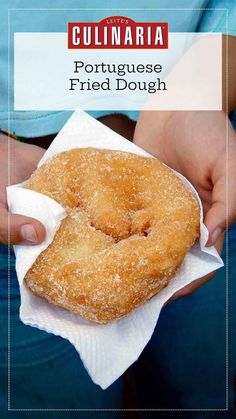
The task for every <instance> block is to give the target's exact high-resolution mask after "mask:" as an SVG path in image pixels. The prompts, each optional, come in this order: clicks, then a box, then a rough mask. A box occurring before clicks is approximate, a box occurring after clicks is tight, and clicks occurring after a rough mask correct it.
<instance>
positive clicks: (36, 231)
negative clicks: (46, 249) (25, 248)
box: [0, 207, 46, 245]
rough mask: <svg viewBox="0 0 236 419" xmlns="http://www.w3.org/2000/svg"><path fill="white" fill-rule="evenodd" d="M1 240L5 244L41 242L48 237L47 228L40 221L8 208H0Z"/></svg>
mask: <svg viewBox="0 0 236 419" xmlns="http://www.w3.org/2000/svg"><path fill="white" fill-rule="evenodd" d="M0 219H1V224H0V242H1V243H4V244H11V245H12V244H31V245H32V244H39V243H41V242H42V241H43V240H44V239H45V237H46V230H45V227H44V226H43V224H42V223H40V221H38V220H35V219H34V218H31V217H25V216H23V215H19V214H10V213H8V211H7V208H5V207H1V208H0Z"/></svg>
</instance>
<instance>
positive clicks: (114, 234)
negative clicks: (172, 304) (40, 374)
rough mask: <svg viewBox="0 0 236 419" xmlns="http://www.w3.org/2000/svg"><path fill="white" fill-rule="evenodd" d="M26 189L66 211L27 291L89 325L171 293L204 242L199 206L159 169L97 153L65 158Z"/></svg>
mask: <svg viewBox="0 0 236 419" xmlns="http://www.w3.org/2000/svg"><path fill="white" fill-rule="evenodd" d="M26 187H27V188H29V189H32V190H34V191H38V192H41V193H43V194H45V195H48V196H49V197H51V198H53V199H54V200H56V201H57V202H59V203H60V204H61V205H62V206H64V207H65V209H66V211H67V217H66V218H65V219H64V220H63V221H62V223H61V226H60V228H59V230H58V231H57V233H56V235H55V237H54V240H53V243H52V244H51V245H50V246H49V247H48V248H47V249H46V250H44V251H43V252H42V253H41V254H40V255H39V256H38V258H37V260H36V262H35V263H34V264H33V266H32V267H31V268H30V270H29V271H28V272H27V274H26V277H25V280H26V283H27V285H28V286H29V288H30V289H31V290H32V291H33V292H34V293H35V294H37V295H39V296H40V297H43V298H46V299H47V300H48V301H49V302H51V303H53V304H55V305H58V306H61V307H64V308H66V309H68V310H70V311H72V312H74V313H78V314H80V315H81V316H82V317H84V318H85V319H88V320H94V321H97V322H99V323H108V322H110V321H112V320H115V319H119V318H120V317H123V316H125V315H127V314H129V313H130V312H131V311H132V310H134V309H135V308H136V307H138V306H139V305H140V304H142V303H144V302H145V301H146V300H148V299H149V298H151V297H152V296H153V295H155V294H156V293H158V292H159V291H160V290H161V289H162V288H163V287H165V286H166V285H167V284H168V282H169V281H170V279H171V278H172V277H173V276H174V274H175V272H176V271H177V269H178V268H179V266H180V265H181V263H182V261H183V259H184V257H185V255H186V253H187V252H188V250H189V249H190V247H191V246H192V245H193V243H194V242H195V240H196V239H197V238H198V236H199V206H198V204H197V202H196V200H195V198H194V197H193V196H192V194H191V193H190V192H189V191H188V190H187V189H186V187H185V186H184V185H183V183H182V181H181V180H180V179H179V178H178V177H177V176H176V175H175V174H174V173H173V172H172V171H171V170H170V169H169V168H167V167H166V166H164V165H163V164H162V163H161V162H160V161H158V160H156V159H152V158H146V157H139V156H137V155H134V154H131V153H125V152H121V151H111V150H98V149H94V148H83V149H73V150H70V151H66V152H63V153H60V154H58V155H56V156H55V157H53V158H52V159H50V160H48V161H47V162H46V163H45V164H44V165H42V166H41V167H40V168H39V169H38V170H37V171H36V172H35V173H34V174H33V175H32V176H31V178H30V179H29V181H28V183H27V185H26Z"/></svg>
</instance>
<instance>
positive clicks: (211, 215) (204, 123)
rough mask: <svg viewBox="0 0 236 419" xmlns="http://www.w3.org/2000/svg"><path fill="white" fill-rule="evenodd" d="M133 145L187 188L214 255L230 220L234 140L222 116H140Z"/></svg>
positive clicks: (235, 211)
mask: <svg viewBox="0 0 236 419" xmlns="http://www.w3.org/2000/svg"><path fill="white" fill-rule="evenodd" d="M227 132H228V141H227V140H226V138H227V136H226V133H227ZM134 142H135V143H136V144H137V145H139V146H140V147H142V148H143V149H145V150H146V151H148V152H150V153H151V154H153V155H154V156H156V157H157V158H159V159H160V160H161V161H162V162H163V163H165V164H167V165H168V166H170V167H172V168H173V169H175V170H177V171H178V172H180V173H182V174H183V175H184V176H185V177H186V178H187V179H188V180H189V181H190V182H191V183H192V184H193V186H194V187H195V188H196V190H197V191H198V194H199V196H200V198H201V200H202V204H203V210H204V223H205V225H206V227H207V229H208V231H209V240H208V243H207V244H208V245H215V247H216V248H217V250H218V251H219V252H220V251H221V248H222V245H223V237H224V234H223V233H224V231H225V229H226V227H227V226H228V224H230V223H231V222H233V221H235V219H236V136H235V132H234V130H233V128H232V126H231V124H230V122H229V120H228V117H227V116H226V114H225V113H224V112H221V111H214V112H210V111H208V112H190V111H188V112H184V111H183V112H155V111H153V112H150V111H149V112H141V114H140V118H139V120H138V122H137V125H136V129H135V133H134ZM212 276H213V274H210V275H208V276H206V277H203V278H201V279H199V280H197V281H194V282H193V283H192V284H190V285H189V286H187V287H185V288H184V289H183V290H181V291H179V292H178V293H176V295H175V296H174V298H176V297H179V296H184V295H187V294H189V293H191V292H192V291H194V290H195V289H196V288H197V287H198V286H200V285H201V284H203V283H204V282H206V281H207V280H209V279H211V278H212Z"/></svg>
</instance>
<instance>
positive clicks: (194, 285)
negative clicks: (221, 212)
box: [166, 234, 224, 304]
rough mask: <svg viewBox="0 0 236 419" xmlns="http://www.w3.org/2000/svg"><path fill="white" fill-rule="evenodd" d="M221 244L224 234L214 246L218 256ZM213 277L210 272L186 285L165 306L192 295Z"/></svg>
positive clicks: (212, 273) (213, 273)
mask: <svg viewBox="0 0 236 419" xmlns="http://www.w3.org/2000/svg"><path fill="white" fill-rule="evenodd" d="M223 244H224V234H222V235H221V236H220V237H219V238H218V240H217V242H216V244H215V248H216V250H217V251H218V253H219V254H221V252H222V248H223ZM214 275H215V272H211V273H209V274H208V275H205V276H203V277H202V278H198V279H196V280H195V281H193V282H191V283H190V284H188V285H186V286H185V287H184V288H182V289H181V290H179V291H176V293H175V294H173V295H172V297H171V298H170V299H169V300H168V301H167V302H166V304H168V303H169V302H171V301H173V300H176V299H177V298H180V297H185V296H186V295H189V294H192V293H193V292H194V291H195V290H196V289H197V288H199V287H200V286H201V285H203V284H205V283H206V282H208V281H210V280H211V279H212V278H213V277H214Z"/></svg>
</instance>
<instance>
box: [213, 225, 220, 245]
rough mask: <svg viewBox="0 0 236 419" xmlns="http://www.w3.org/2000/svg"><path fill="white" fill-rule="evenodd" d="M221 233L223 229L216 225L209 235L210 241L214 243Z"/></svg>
mask: <svg viewBox="0 0 236 419" xmlns="http://www.w3.org/2000/svg"><path fill="white" fill-rule="evenodd" d="M222 233H223V229H222V228H221V227H217V228H216V229H215V230H214V231H213V233H212V236H211V241H212V243H213V244H214V243H215V242H216V240H217V239H218V238H219V236H220V235H221V234H222Z"/></svg>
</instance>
